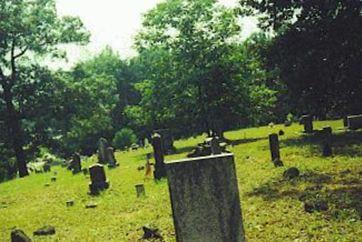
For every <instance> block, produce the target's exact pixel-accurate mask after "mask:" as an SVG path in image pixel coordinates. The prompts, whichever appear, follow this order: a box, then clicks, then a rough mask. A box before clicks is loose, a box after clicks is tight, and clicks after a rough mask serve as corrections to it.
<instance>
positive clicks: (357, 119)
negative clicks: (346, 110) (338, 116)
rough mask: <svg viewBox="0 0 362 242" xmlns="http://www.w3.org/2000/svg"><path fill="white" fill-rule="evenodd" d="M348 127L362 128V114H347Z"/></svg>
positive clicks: (353, 128) (352, 128)
mask: <svg viewBox="0 0 362 242" xmlns="http://www.w3.org/2000/svg"><path fill="white" fill-rule="evenodd" d="M347 121H348V128H349V129H351V130H357V129H361V128H362V114H359V115H351V116H347Z"/></svg>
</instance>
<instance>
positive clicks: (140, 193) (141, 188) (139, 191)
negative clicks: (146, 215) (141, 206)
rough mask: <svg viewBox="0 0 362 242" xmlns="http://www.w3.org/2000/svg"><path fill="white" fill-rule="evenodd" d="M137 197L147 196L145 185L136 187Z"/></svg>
mask: <svg viewBox="0 0 362 242" xmlns="http://www.w3.org/2000/svg"><path fill="white" fill-rule="evenodd" d="M135 187H136V193H137V197H141V196H145V195H146V192H145V186H144V185H143V184H137V185H136V186H135Z"/></svg>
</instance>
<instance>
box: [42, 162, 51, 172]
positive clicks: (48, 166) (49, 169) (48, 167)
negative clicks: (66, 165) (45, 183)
mask: <svg viewBox="0 0 362 242" xmlns="http://www.w3.org/2000/svg"><path fill="white" fill-rule="evenodd" d="M51 168H52V167H51V165H50V163H49V162H45V164H44V166H43V170H44V172H51Z"/></svg>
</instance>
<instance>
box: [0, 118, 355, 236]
mask: <svg viewBox="0 0 362 242" xmlns="http://www.w3.org/2000/svg"><path fill="white" fill-rule="evenodd" d="M327 124H328V125H331V126H332V127H333V130H334V131H335V130H336V129H337V128H338V127H341V126H342V121H326V122H315V128H321V127H323V126H325V125H327ZM280 129H283V130H284V131H285V135H284V136H281V137H280V138H281V156H282V160H283V162H284V165H285V167H281V168H275V167H274V166H273V164H272V163H271V162H270V154H269V146H268V140H267V135H268V134H269V133H270V132H272V131H274V132H277V131H279V130H280ZM301 130H302V127H301V126H299V125H297V124H294V125H292V126H291V127H287V128H285V127H284V126H281V125H276V126H274V127H273V128H270V127H261V128H250V129H243V130H237V131H231V132H227V133H226V137H227V138H228V139H230V140H233V144H234V145H233V146H232V147H229V150H231V151H232V152H233V153H234V154H235V162H236V167H237V176H238V183H239V190H240V196H241V205H242V211H243V217H244V226H245V231H246V236H247V239H248V241H258V242H260V241H265V242H267V241H362V239H361V238H362V222H361V217H362V204H361V203H362V202H361V201H362V181H361V176H362V132H353V133H344V132H338V133H337V134H335V135H334V138H333V139H334V145H335V148H334V155H333V157H331V158H323V157H322V156H321V150H320V146H319V140H318V138H316V137H307V136H304V137H303V136H301V135H300V134H299V133H298V132H299V131H301ZM203 139H204V137H197V138H191V139H188V140H180V141H177V142H176V147H177V149H178V154H175V155H171V156H168V157H167V158H166V159H167V160H172V159H178V158H181V157H185V156H186V153H187V152H189V151H191V149H192V148H193V147H194V146H195V145H196V144H197V143H199V142H201V141H202V140H203ZM147 152H151V149H150V148H149V149H140V150H138V151H133V152H127V153H117V154H116V158H117V160H118V161H119V162H120V164H121V165H120V167H118V168H116V169H113V170H108V168H107V170H106V173H107V176H108V178H109V180H110V183H111V188H110V189H108V190H107V191H106V192H104V193H102V194H101V195H100V196H98V197H91V196H89V195H87V192H88V183H89V177H87V176H84V175H83V174H79V175H72V174H71V173H70V172H69V171H67V170H65V169H64V168H61V167H53V169H52V172H51V173H48V174H33V175H31V176H30V177H27V178H25V179H17V180H13V181H9V182H6V183H3V184H0V241H8V240H9V238H10V231H11V229H12V228H13V227H18V228H21V229H23V230H24V231H25V232H26V233H27V234H28V235H31V237H32V239H33V240H34V241H137V240H138V239H139V238H141V237H142V230H141V228H142V226H143V225H146V224H148V225H149V226H150V227H156V228H159V229H160V232H161V234H162V235H163V236H164V238H165V240H166V241H175V236H174V229H173V223H172V217H171V206H170V200H169V194H168V188H167V182H166V180H164V181H161V182H159V183H155V182H154V181H153V180H152V179H148V180H147V179H146V180H145V179H144V171H138V170H137V167H138V166H140V165H144V163H145V154H146V153H147ZM95 161H96V158H95V157H92V158H90V159H88V160H87V161H86V163H87V166H88V165H89V164H91V163H94V162H95ZM292 166H295V167H297V168H298V169H300V171H301V176H300V177H299V178H297V179H295V180H293V181H285V180H283V178H282V174H283V171H284V170H285V169H286V168H288V167H292ZM53 171H57V173H58V174H57V181H56V182H50V178H51V177H52V176H53ZM46 183H49V184H50V186H48V187H46V186H45V184H46ZM137 183H144V184H145V188H146V197H144V198H139V199H138V198H136V194H135V188H134V185H136V184H137ZM315 198H319V199H325V200H327V201H328V205H329V210H328V211H325V212H314V213H307V212H305V211H304V207H303V202H302V201H303V200H304V199H315ZM68 200H74V201H75V204H74V206H73V207H67V206H66V201H68ZM88 203H97V204H98V206H97V207H96V208H93V209H86V208H85V205H86V204H88ZM44 225H53V226H55V228H56V234H55V235H53V236H48V237H34V236H32V232H33V231H34V230H36V229H38V228H40V227H42V226H44Z"/></svg>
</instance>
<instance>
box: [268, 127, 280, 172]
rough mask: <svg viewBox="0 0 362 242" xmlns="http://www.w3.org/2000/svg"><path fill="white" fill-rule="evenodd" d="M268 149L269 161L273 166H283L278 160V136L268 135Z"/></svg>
mask: <svg viewBox="0 0 362 242" xmlns="http://www.w3.org/2000/svg"><path fill="white" fill-rule="evenodd" d="M269 148H270V154H271V160H272V162H273V163H274V165H275V166H283V163H282V161H281V159H280V151H279V137H278V134H270V135H269Z"/></svg>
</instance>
